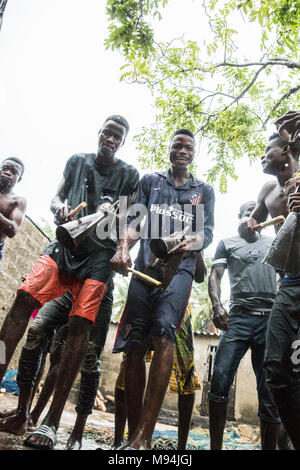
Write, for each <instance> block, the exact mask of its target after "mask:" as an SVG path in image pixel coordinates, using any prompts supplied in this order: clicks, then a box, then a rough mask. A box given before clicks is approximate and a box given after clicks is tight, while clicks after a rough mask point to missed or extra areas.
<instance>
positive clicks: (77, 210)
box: [68, 201, 87, 217]
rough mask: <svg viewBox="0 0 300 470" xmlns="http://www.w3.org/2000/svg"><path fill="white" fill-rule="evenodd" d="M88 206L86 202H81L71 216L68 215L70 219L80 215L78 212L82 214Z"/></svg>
mask: <svg viewBox="0 0 300 470" xmlns="http://www.w3.org/2000/svg"><path fill="white" fill-rule="evenodd" d="M86 206H87V203H86V202H84V201H83V202H81V203H80V204H79V206H77V207H75V209H73V210H72V211H71V212H70V214H68V217H74V215H76V214H78V212H80V211H81V210H82V209H84V208H85V207H86Z"/></svg>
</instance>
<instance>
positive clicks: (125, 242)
mask: <svg viewBox="0 0 300 470" xmlns="http://www.w3.org/2000/svg"><path fill="white" fill-rule="evenodd" d="M138 238H139V235H138V233H137V232H136V230H134V229H133V228H131V227H126V228H125V229H124V231H123V234H122V237H121V239H120V241H119V244H118V246H117V249H116V253H115V254H114V256H113V257H112V259H111V260H110V264H111V265H112V268H113V270H114V271H116V272H117V273H119V274H123V276H128V268H131V266H132V261H131V257H130V253H129V248H130V245H132V243H134V242H136V241H137V239H138Z"/></svg>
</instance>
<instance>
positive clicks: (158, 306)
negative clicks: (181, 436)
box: [111, 129, 214, 450]
mask: <svg viewBox="0 0 300 470" xmlns="http://www.w3.org/2000/svg"><path fill="white" fill-rule="evenodd" d="M195 147H196V142H195V137H194V135H193V133H192V132H191V131H189V130H187V129H179V130H178V131H176V132H175V134H174V136H173V138H172V140H171V144H170V150H169V159H170V162H171V167H170V169H169V170H168V171H165V172H157V173H154V174H149V175H145V176H144V177H143V178H142V179H141V181H140V183H139V186H138V191H137V199H136V206H142V207H145V208H146V214H145V215H146V222H145V224H144V231H143V233H142V234H141V233H139V225H140V222H141V220H138V217H139V215H140V212H139V211H138V212H137V213H136V214H133V213H132V215H129V217H128V220H127V227H125V229H124V231H123V233H122V238H121V240H120V243H119V245H118V248H117V251H116V254H115V256H114V257H113V258H112V260H111V264H112V266H113V268H114V269H115V270H116V271H117V272H119V273H121V274H123V275H125V276H127V275H128V268H131V264H132V263H131V259H130V254H129V245H130V244H131V243H132V242H133V241H134V240H136V239H137V238H141V242H140V249H139V253H138V256H137V259H136V261H135V267H136V269H137V270H138V271H143V270H144V269H145V268H147V266H148V265H149V264H151V260H152V258H153V253H152V252H151V249H150V242H151V239H153V238H156V239H161V238H164V237H165V236H166V237H170V234H173V233H174V232H175V233H176V232H179V231H182V232H181V233H185V235H184V236H183V237H182V239H181V241H179V244H178V246H177V248H176V249H175V250H174V251H173V252H172V256H174V259H175V258H176V259H177V260H178V259H179V258H178V255H179V257H180V259H181V262H180V263H178V266H177V268H176V269H175V270H174V272H173V278H172V280H171V282H170V284H169V285H168V286H166V285H165V286H164V287H165V290H162V289H161V286H160V287H157V286H155V285H153V284H149V283H146V282H145V281H144V280H141V279H139V278H137V277H136V276H135V275H133V277H132V279H131V282H130V286H129V291H128V298H127V304H126V307H125V312H124V314H123V316H122V319H121V323H120V328H119V332H118V336H117V340H116V344H115V348H114V352H121V351H125V352H127V353H128V354H127V366H126V374H125V393H126V405H127V416H128V426H129V436H130V437H129V441H128V443H127V444H126V446H125V448H130V447H131V448H134V449H139V450H143V449H149V448H150V444H151V438H152V434H153V431H154V427H155V424H156V421H157V418H158V414H159V411H160V408H161V405H162V402H163V399H164V396H165V392H166V389H167V386H168V383H169V379H170V375H171V371H172V365H173V354H174V344H175V336H176V333H177V331H178V329H179V328H180V324H181V322H182V319H183V316H184V312H185V309H186V306H187V303H188V300H189V295H190V291H191V286H192V282H193V277H194V272H195V267H196V252H198V251H201V249H203V248H205V247H207V246H208V245H209V244H210V243H211V241H212V231H213V226H214V191H213V188H212V187H211V186H209V185H207V184H206V183H204V182H203V181H201V180H199V179H197V178H194V177H193V176H192V175H191V174H190V172H189V171H188V169H189V166H190V165H191V163H192V161H193V159H194V156H195ZM197 215H198V217H197ZM197 218H199V220H197ZM197 222H200V224H199V223H197ZM188 228H190V231H189V233H188V232H187V231H186V229H188ZM176 229H177V230H176ZM153 269H154V266H153V265H152V270H153ZM154 270H155V269H154ZM153 277H155V276H153ZM163 285H164V282H162V286H163ZM151 344H152V345H153V349H154V357H153V360H152V363H151V367H150V371H149V379H148V385H147V389H146V393H145V398H143V397H144V389H145V361H144V358H145V355H146V353H147V351H148V349H149V347H151Z"/></svg>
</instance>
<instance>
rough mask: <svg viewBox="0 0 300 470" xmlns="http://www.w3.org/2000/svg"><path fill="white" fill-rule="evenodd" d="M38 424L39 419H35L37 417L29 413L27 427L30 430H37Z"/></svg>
mask: <svg viewBox="0 0 300 470" xmlns="http://www.w3.org/2000/svg"><path fill="white" fill-rule="evenodd" d="M36 425H37V421H35V419H34V418H33V417H32V415H29V416H28V419H27V429H28V431H35V430H36Z"/></svg>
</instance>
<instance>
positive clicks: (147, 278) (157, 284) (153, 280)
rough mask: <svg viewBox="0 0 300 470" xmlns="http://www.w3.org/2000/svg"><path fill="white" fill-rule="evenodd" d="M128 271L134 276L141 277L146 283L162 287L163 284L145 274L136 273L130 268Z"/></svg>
mask: <svg viewBox="0 0 300 470" xmlns="http://www.w3.org/2000/svg"><path fill="white" fill-rule="evenodd" d="M128 271H129V272H131V273H132V274H135V275H136V276H139V277H141V278H142V279H145V281H148V282H151V283H152V284H155V285H156V286H158V287H159V286H161V282H160V281H157V280H156V279H154V278H153V277H150V276H147V275H146V274H144V273H141V272H140V271H136V270H135V269H132V268H128Z"/></svg>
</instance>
